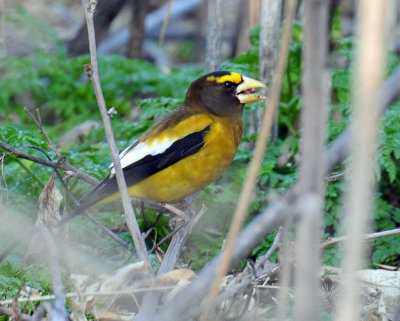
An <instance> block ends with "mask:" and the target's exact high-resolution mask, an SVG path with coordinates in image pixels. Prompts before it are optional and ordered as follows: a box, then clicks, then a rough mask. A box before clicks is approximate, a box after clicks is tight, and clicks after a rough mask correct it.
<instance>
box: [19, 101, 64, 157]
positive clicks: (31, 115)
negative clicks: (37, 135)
mask: <svg viewBox="0 0 400 321" xmlns="http://www.w3.org/2000/svg"><path fill="white" fill-rule="evenodd" d="M24 110H25V112H26V113H27V114H28V115H29V117H31V118H32V120H33V121H34V122H35V124H36V126H38V127H39V130H40V132H41V133H42V135H43V136H44V138H45V139H46V140H47V143H48V144H49V148H50V149H51V150H52V151H53V152H54V153H55V154H56V155H57V157H58V158H61V157H62V155H61V153H60V151H59V150H58V149H57V147H56V145H55V144H54V143H53V141H52V140H51V139H50V137H49V135H47V132H46V130H45V129H44V127H43V123H42V119H41V117H40V112H39V108H36V115H37V117H35V115H33V114H32V112H31V111H30V110H29V109H28V108H26V107H24Z"/></svg>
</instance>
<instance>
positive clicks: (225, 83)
mask: <svg viewBox="0 0 400 321" xmlns="http://www.w3.org/2000/svg"><path fill="white" fill-rule="evenodd" d="M233 86H234V84H233V82H232V81H225V82H224V87H225V88H228V89H229V88H232V87H233Z"/></svg>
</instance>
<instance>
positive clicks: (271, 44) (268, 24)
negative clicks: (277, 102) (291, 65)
mask: <svg viewBox="0 0 400 321" xmlns="http://www.w3.org/2000/svg"><path fill="white" fill-rule="evenodd" d="M281 12H282V0H263V1H262V5H261V19H260V25H261V30H260V47H259V51H258V57H259V64H258V79H259V80H261V81H262V82H263V83H265V84H266V85H267V90H269V89H268V88H270V87H271V84H272V79H273V76H274V74H275V70H276V64H277V61H278V54H279V32H280V29H281V28H280V27H281ZM267 96H268V94H267ZM278 110H279V109H277V112H276V113H275V126H274V128H277V126H276V122H277V120H278V118H277V117H278ZM262 114H263V110H261V109H256V110H255V123H254V124H253V126H254V128H253V131H254V132H258V131H259V129H260V126H261V121H262ZM274 136H275V135H274Z"/></svg>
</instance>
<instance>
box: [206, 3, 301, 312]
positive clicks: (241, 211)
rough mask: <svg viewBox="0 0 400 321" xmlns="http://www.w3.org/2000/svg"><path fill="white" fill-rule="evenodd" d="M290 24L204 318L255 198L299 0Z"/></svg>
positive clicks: (288, 18) (293, 6) (289, 12)
mask: <svg viewBox="0 0 400 321" xmlns="http://www.w3.org/2000/svg"><path fill="white" fill-rule="evenodd" d="M286 6H287V7H286V13H285V17H286V25H285V29H284V32H283V37H282V45H281V51H280V52H281V54H280V57H279V62H278V67H277V74H276V76H275V78H274V81H273V86H272V90H271V97H270V101H269V102H268V108H267V110H266V112H265V114H264V119H263V123H262V127H261V131H260V135H259V137H258V139H257V142H256V147H255V150H254V155H253V158H252V160H251V163H250V165H249V169H248V172H247V176H246V181H245V183H244V185H243V188H242V191H241V194H240V198H239V202H238V205H237V207H236V209H235V213H234V214H233V219H232V222H231V225H230V228H229V234H228V238H227V242H226V245H225V249H224V250H223V252H222V253H221V265H220V266H219V270H218V272H217V275H216V277H215V279H214V282H213V284H212V286H211V290H210V293H209V296H208V297H207V303H206V308H205V313H204V316H205V317H204V319H206V318H207V317H208V315H209V313H210V312H211V309H212V307H213V304H214V301H215V298H216V297H217V295H218V292H219V286H220V283H221V280H222V278H223V276H224V275H225V274H226V272H227V271H228V268H229V264H230V260H231V257H232V251H233V246H234V244H235V241H236V238H237V235H238V234H239V231H240V229H241V228H242V225H243V222H244V219H245V217H246V213H247V209H248V206H249V203H250V200H251V195H252V193H253V189H254V185H255V183H256V181H257V176H258V172H259V170H260V167H261V164H262V160H263V158H264V153H265V149H266V148H267V142H268V139H269V136H270V132H271V128H272V124H273V119H274V113H275V110H276V109H277V107H278V105H279V97H280V92H281V84H282V79H283V75H284V73H285V70H286V63H287V56H288V53H289V45H290V40H291V38H292V23H293V19H294V16H295V13H296V7H297V0H290V1H288V2H287V4H286Z"/></svg>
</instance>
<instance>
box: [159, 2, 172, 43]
mask: <svg viewBox="0 0 400 321" xmlns="http://www.w3.org/2000/svg"><path fill="white" fill-rule="evenodd" d="M173 4H174V0H169V2H168V8H167V13H166V14H165V18H164V21H163V24H162V27H161V31H160V37H159V38H158V44H159V45H160V46H161V45H162V44H163V43H164V39H165V33H166V32H167V27H168V22H169V17H170V16H171V8H172V5H173Z"/></svg>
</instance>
